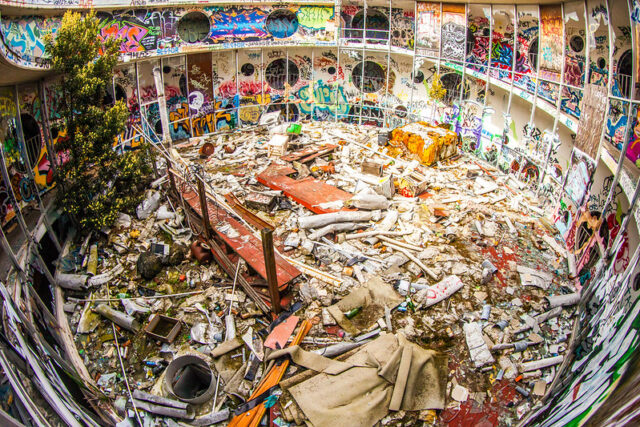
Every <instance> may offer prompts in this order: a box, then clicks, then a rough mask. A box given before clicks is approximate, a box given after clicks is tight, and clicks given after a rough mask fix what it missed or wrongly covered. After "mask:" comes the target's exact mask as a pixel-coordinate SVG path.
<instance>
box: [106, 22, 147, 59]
mask: <svg viewBox="0 0 640 427" xmlns="http://www.w3.org/2000/svg"><path fill="white" fill-rule="evenodd" d="M122 24H123V26H122V27H120V23H118V22H112V23H111V24H110V25H109V24H107V25H105V26H104V27H102V28H101V29H100V36H99V38H100V40H101V41H103V42H104V41H105V40H107V39H108V38H109V37H114V38H117V39H120V40H122V44H121V45H120V52H123V53H130V52H142V51H144V50H145V49H144V46H142V44H141V43H140V42H141V41H142V39H143V38H144V37H145V36H146V35H147V33H148V32H149V30H147V29H146V28H143V27H138V26H135V27H133V26H129V25H127V24H125V23H122Z"/></svg>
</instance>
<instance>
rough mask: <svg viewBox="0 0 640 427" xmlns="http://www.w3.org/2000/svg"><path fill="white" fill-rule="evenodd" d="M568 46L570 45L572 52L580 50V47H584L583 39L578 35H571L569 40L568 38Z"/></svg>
mask: <svg viewBox="0 0 640 427" xmlns="http://www.w3.org/2000/svg"><path fill="white" fill-rule="evenodd" d="M569 46H571V50H573V51H574V52H582V49H584V39H583V38H582V37H580V36H573V37H571V40H569Z"/></svg>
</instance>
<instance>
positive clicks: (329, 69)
mask: <svg viewBox="0 0 640 427" xmlns="http://www.w3.org/2000/svg"><path fill="white" fill-rule="evenodd" d="M327 73H329V74H331V75H332V76H333V75H334V74H335V73H336V67H329V68H327Z"/></svg>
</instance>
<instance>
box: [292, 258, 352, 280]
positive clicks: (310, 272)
mask: <svg viewBox="0 0 640 427" xmlns="http://www.w3.org/2000/svg"><path fill="white" fill-rule="evenodd" d="M284 259H286V260H287V261H289V262H290V263H291V264H293V265H295V266H296V267H298V269H300V271H302V272H303V273H304V274H306V275H307V276H311V277H313V278H316V279H318V280H321V281H323V282H325V283H329V284H332V285H334V286H340V285H341V284H342V280H340V279H338V278H337V277H335V276H332V275H331V274H329V273H325V272H324V271H321V270H318V269H316V268H313V267H311V266H310V265H307V264H305V263H303V262H300V261H298V260H296V259H293V258H289V257H284Z"/></svg>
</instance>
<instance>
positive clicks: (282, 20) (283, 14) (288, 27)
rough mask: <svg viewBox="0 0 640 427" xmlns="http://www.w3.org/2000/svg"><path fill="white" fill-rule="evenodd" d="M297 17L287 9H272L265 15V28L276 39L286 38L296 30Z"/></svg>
mask: <svg viewBox="0 0 640 427" xmlns="http://www.w3.org/2000/svg"><path fill="white" fill-rule="evenodd" d="M298 25H299V24H298V17H297V16H296V14H295V13H293V12H292V11H290V10H289V9H278V10H274V11H273V12H271V13H270V14H269V16H268V17H267V22H266V24H265V28H266V30H267V31H268V32H269V34H271V35H272V36H273V37H275V38H277V39H286V38H287V37H291V36H292V35H294V34H295V33H296V31H298Z"/></svg>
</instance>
